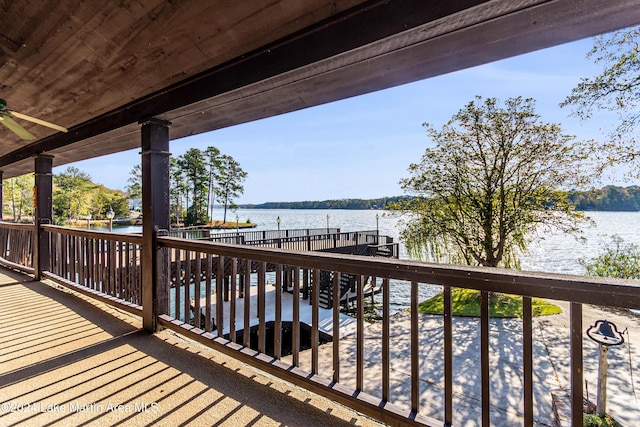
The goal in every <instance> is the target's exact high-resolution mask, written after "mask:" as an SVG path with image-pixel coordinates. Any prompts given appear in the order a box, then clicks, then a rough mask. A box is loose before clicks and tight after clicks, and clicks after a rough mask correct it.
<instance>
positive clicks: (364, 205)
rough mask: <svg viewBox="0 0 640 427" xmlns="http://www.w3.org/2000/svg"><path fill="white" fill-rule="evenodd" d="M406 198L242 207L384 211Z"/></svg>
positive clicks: (282, 203) (263, 204) (249, 207)
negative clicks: (391, 204) (388, 205)
mask: <svg viewBox="0 0 640 427" xmlns="http://www.w3.org/2000/svg"><path fill="white" fill-rule="evenodd" d="M407 198H408V197H407V196H398V197H382V198H379V199H341V200H323V201H305V202H267V203H262V204H259V205H242V206H240V207H241V208H245V209H384V208H385V207H386V206H387V204H388V203H393V202H397V201H400V200H406V199H407Z"/></svg>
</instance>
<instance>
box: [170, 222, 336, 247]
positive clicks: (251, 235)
mask: <svg viewBox="0 0 640 427" xmlns="http://www.w3.org/2000/svg"><path fill="white" fill-rule="evenodd" d="M339 232H340V229H339V228H299V229H283V230H252V231H229V232H224V233H220V232H218V231H217V230H214V229H210V228H203V227H198V226H194V227H183V228H173V229H171V230H170V232H169V235H170V236H171V237H182V238H184V239H208V240H211V241H214V242H220V243H231V242H235V241H236V239H238V238H240V239H241V241H242V242H253V241H256V240H268V239H277V238H287V237H301V236H314V235H316V234H327V233H339Z"/></svg>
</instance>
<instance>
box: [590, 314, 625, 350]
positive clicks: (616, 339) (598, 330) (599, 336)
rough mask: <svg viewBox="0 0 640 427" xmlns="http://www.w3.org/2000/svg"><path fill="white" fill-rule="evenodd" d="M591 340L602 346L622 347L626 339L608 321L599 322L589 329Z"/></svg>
mask: <svg viewBox="0 0 640 427" xmlns="http://www.w3.org/2000/svg"><path fill="white" fill-rule="evenodd" d="M587 335H588V336H589V338H591V339H592V340H594V341H595V342H597V343H598V344H602V345H620V344H622V343H623V342H624V337H623V336H622V334H621V333H620V332H618V329H617V328H616V325H614V324H613V323H611V322H608V321H606V320H597V321H596V323H594V324H593V325H592V326H590V327H589V329H587Z"/></svg>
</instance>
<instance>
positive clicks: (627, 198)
mask: <svg viewBox="0 0 640 427" xmlns="http://www.w3.org/2000/svg"><path fill="white" fill-rule="evenodd" d="M568 197H569V200H570V201H571V202H572V203H573V204H574V205H575V206H576V209H577V210H579V211H640V186H637V185H632V186H630V187H618V186H615V185H608V186H606V187H603V188H601V189H599V190H589V191H570V192H569V194H568ZM409 198H410V197H409V196H398V197H382V198H379V199H341V200H323V201H305V202H267V203H262V204H259V205H241V206H240V207H241V208H244V209H384V208H385V207H386V206H387V204H388V203H393V202H398V201H401V200H407V199H409Z"/></svg>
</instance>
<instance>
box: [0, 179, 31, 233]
mask: <svg viewBox="0 0 640 427" xmlns="http://www.w3.org/2000/svg"><path fill="white" fill-rule="evenodd" d="M33 185H34V174H33V173H29V174H26V175H21V176H17V177H13V178H10V179H8V180H5V182H4V183H3V186H2V192H3V200H4V203H5V204H6V205H7V208H8V211H9V212H11V213H12V214H13V221H14V222H21V221H22V220H23V215H32V214H33ZM3 211H4V207H3Z"/></svg>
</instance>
